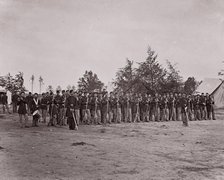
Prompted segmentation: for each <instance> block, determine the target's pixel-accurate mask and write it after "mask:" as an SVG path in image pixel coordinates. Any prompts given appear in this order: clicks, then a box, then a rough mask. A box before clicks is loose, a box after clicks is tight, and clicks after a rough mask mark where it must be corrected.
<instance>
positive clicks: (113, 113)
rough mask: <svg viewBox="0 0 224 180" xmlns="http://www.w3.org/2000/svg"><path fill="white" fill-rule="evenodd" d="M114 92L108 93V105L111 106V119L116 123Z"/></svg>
mask: <svg viewBox="0 0 224 180" xmlns="http://www.w3.org/2000/svg"><path fill="white" fill-rule="evenodd" d="M116 97H117V96H116V93H115V94H113V93H111V95H110V106H111V117H112V119H111V121H112V122H114V123H118V122H117V100H116Z"/></svg>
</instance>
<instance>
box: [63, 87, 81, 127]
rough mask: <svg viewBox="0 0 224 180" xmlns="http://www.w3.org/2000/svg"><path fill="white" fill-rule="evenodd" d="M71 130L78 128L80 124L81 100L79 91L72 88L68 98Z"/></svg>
mask: <svg viewBox="0 0 224 180" xmlns="http://www.w3.org/2000/svg"><path fill="white" fill-rule="evenodd" d="M65 106H66V108H67V117H68V124H69V130H78V125H79V102H78V98H77V93H74V92H73V90H70V96H69V97H68V99H67V100H66V105H65Z"/></svg>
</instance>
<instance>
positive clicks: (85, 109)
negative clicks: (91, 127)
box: [81, 92, 91, 124]
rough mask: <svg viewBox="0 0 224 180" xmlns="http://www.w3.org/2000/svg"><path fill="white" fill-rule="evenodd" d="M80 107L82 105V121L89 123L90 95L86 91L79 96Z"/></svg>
mask: <svg viewBox="0 0 224 180" xmlns="http://www.w3.org/2000/svg"><path fill="white" fill-rule="evenodd" d="M81 107H82V118H83V123H85V124H90V118H91V113H90V97H89V94H88V93H87V92H84V94H83V96H82V97H81Z"/></svg>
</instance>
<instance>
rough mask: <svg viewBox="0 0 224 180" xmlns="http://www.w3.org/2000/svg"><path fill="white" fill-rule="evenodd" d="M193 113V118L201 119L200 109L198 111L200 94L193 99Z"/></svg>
mask: <svg viewBox="0 0 224 180" xmlns="http://www.w3.org/2000/svg"><path fill="white" fill-rule="evenodd" d="M193 104H194V113H195V115H194V116H195V120H201V111H200V96H199V95H197V96H196V97H195V99H194V102H193Z"/></svg>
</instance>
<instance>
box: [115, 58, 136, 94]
mask: <svg viewBox="0 0 224 180" xmlns="http://www.w3.org/2000/svg"><path fill="white" fill-rule="evenodd" d="M134 80H135V72H134V69H133V61H131V60H129V59H126V65H125V66H124V67H123V68H120V69H119V71H118V72H117V73H116V79H115V80H114V81H113V84H114V86H115V91H117V92H126V91H133V85H134V83H135V81H134Z"/></svg>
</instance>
